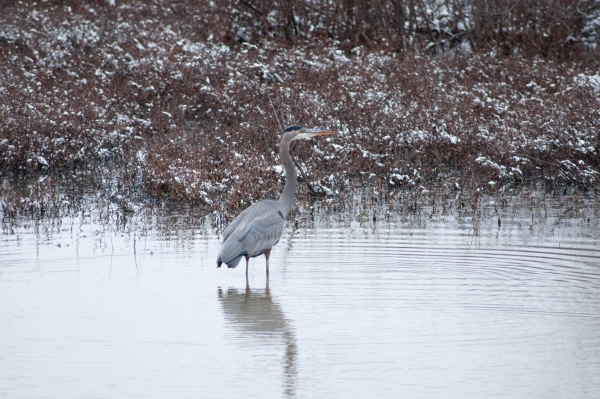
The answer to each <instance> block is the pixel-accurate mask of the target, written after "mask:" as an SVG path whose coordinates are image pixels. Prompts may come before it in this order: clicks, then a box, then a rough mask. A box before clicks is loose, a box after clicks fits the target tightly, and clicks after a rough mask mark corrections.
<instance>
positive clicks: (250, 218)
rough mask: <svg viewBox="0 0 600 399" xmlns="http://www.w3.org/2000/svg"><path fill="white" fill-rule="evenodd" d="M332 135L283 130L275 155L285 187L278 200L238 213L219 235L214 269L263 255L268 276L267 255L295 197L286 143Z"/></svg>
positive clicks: (276, 238)
mask: <svg viewBox="0 0 600 399" xmlns="http://www.w3.org/2000/svg"><path fill="white" fill-rule="evenodd" d="M334 133H335V132H332V131H327V130H315V129H307V128H304V127H302V126H290V127H289V128H287V129H286V130H284V131H283V135H282V136H281V141H280V143H279V156H280V158H281V162H282V164H283V167H284V169H285V177H286V179H285V188H284V189H283V193H282V194H281V196H280V197H279V200H277V201H273V200H266V201H260V202H257V203H255V204H253V205H251V206H250V207H249V208H247V209H245V210H244V211H243V212H242V213H240V214H239V215H238V216H237V217H236V218H235V219H234V220H233V222H231V224H230V225H229V226H227V228H226V229H225V233H224V234H223V242H222V243H221V249H220V250H219V255H218V257H217V267H221V264H222V263H225V264H226V265H227V266H228V267H229V268H234V267H236V266H237V265H238V264H239V263H240V260H241V259H242V257H245V258H246V275H248V260H249V259H250V258H253V257H256V256H259V255H262V254H264V255H265V257H266V263H267V276H268V275H269V256H270V254H271V248H272V247H273V246H274V245H275V244H277V243H278V242H279V238H281V234H282V233H283V227H284V225H285V218H286V217H287V215H288V213H289V211H290V209H291V208H292V202H293V200H294V196H295V195H296V179H297V176H296V168H295V167H294V163H293V161H292V158H291V156H290V143H291V142H292V141H294V140H298V139H301V138H308V137H313V136H326V135H330V134H334Z"/></svg>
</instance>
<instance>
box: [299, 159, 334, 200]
mask: <svg viewBox="0 0 600 399" xmlns="http://www.w3.org/2000/svg"><path fill="white" fill-rule="evenodd" d="M290 156H291V157H292V161H294V164H295V165H296V168H298V170H299V171H300V175H302V180H304V181H305V182H306V186H307V187H308V191H310V193H311V194H312V195H314V196H317V197H324V196H326V195H327V194H326V193H325V190H323V188H321V192H318V191H317V190H315V189H314V187H313V186H312V184H310V182H309V181H308V179H307V178H306V175H305V174H304V171H303V170H302V168H301V167H300V165H298V162H296V158H294V156H293V155H292V154H290Z"/></svg>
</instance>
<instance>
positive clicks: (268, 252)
mask: <svg viewBox="0 0 600 399" xmlns="http://www.w3.org/2000/svg"><path fill="white" fill-rule="evenodd" d="M269 256H271V248H269V249H267V250H266V251H265V258H267V278H268V277H269Z"/></svg>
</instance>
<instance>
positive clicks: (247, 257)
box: [245, 256, 250, 280]
mask: <svg viewBox="0 0 600 399" xmlns="http://www.w3.org/2000/svg"><path fill="white" fill-rule="evenodd" d="M245 258H246V280H247V279H248V261H249V260H250V257H249V256H246V257H245Z"/></svg>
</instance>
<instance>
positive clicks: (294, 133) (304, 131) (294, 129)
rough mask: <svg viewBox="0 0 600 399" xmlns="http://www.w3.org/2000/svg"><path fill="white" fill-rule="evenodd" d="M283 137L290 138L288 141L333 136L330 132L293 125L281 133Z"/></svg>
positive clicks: (332, 132)
mask: <svg viewBox="0 0 600 399" xmlns="http://www.w3.org/2000/svg"><path fill="white" fill-rule="evenodd" d="M283 134H284V135H286V134H287V135H289V136H290V141H293V140H299V139H306V138H309V137H314V136H329V135H332V134H335V132H334V131H332V130H319V129H311V128H308V127H303V126H298V125H293V126H290V127H288V128H287V129H285V130H284V131H283Z"/></svg>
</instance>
